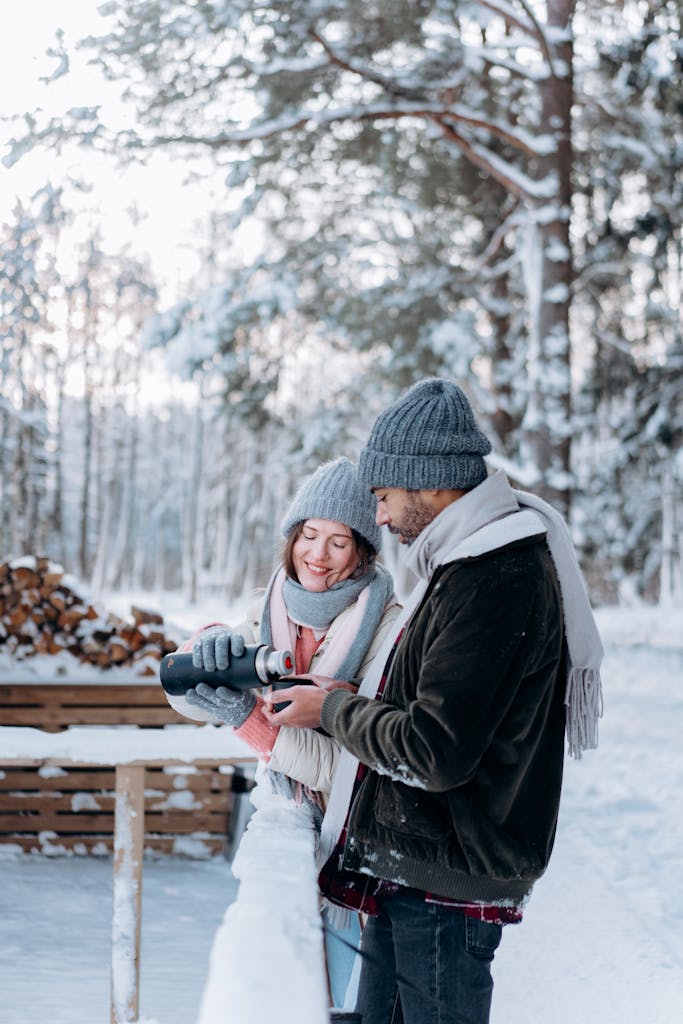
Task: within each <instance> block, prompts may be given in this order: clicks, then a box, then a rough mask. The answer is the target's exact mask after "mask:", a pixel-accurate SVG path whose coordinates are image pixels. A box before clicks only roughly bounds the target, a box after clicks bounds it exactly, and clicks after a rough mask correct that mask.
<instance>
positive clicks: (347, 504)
mask: <svg viewBox="0 0 683 1024" xmlns="http://www.w3.org/2000/svg"><path fill="white" fill-rule="evenodd" d="M375 507H376V501H375V498H374V497H373V496H372V495H369V494H368V491H367V488H366V487H363V485H362V484H361V483H360V481H359V479H358V474H357V472H356V468H355V466H354V465H353V463H352V462H349V460H348V459H345V458H340V459H335V460H334V462H326V463H324V464H323V465H322V466H319V467H318V469H317V470H316V471H315V473H314V474H313V476H312V477H310V478H309V479H308V480H307V481H306V482H305V483H304V484H303V485H302V486H301V487H300V488H299V490H298V491H297V493H296V494H295V496H294V499H293V500H292V503H291V505H290V506H289V508H288V509H287V512H286V513H285V516H284V519H283V520H282V524H281V530H282V536H283V537H288V536H289V534H290V532H291V530H292V529H293V528H294V527H295V526H296V525H297V523H301V522H303V521H304V520H305V519H329V520H331V521H332V522H336V523H343V524H344V525H345V526H349V527H351V529H352V530H355V531H356V532H357V533H359V534H360V535H361V537H364V538H365V540H366V541H367V542H368V544H369V545H370V546H371V547H372V548H373V549H374V550H375V551H380V549H381V547H382V534H381V531H380V528H379V526H378V525H377V524H376V522H375Z"/></svg>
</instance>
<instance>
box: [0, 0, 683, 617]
mask: <svg viewBox="0 0 683 1024" xmlns="http://www.w3.org/2000/svg"><path fill="white" fill-rule="evenodd" d="M23 7H24V8H25V9H26V12H28V15H29V16H30V15H31V13H34V14H42V15H45V16H46V18H47V11H48V8H50V7H51V8H55V7H56V8H62V13H61V15H59V14H58V13H55V12H54V11H53V12H51V14H50V18H51V19H52V22H53V23H54V25H55V27H56V28H57V29H58V31H57V33H56V34H55V35H54V38H53V39H52V41H51V43H50V44H49V46H50V52H49V54H47V55H44V54H43V52H42V50H41V49H40V48H39V47H38V39H39V35H40V33H39V31H38V27H39V23H40V24H42V21H41V19H36V23H35V38H36V49H35V53H34V56H35V58H36V60H35V67H36V72H35V77H36V82H38V78H39V77H40V79H41V81H40V89H41V90H42V92H41V93H40V101H39V102H35V103H33V105H31V106H29V105H26V106H25V107H23V108H22V107H21V105H19V106H17V102H16V99H17V97H16V95H15V91H14V90H12V88H11V86H12V83H11V82H10V83H9V85H10V91H9V92H8V91H7V90H4V92H3V106H2V111H3V113H4V115H5V116H4V119H3V137H5V138H6V139H7V140H8V141H7V145H6V147H5V150H4V164H5V167H4V170H0V192H2V194H3V199H4V202H3V207H2V214H3V223H2V226H1V228H0V260H1V280H0V324H1V346H2V347H1V350H0V498H1V505H0V554H2V555H3V556H6V557H17V556H21V555H24V554H45V555H48V556H49V557H50V558H52V559H53V560H55V561H58V562H60V563H61V564H62V565H64V566H65V568H66V569H67V570H68V571H69V572H72V573H74V574H77V575H78V576H80V577H81V578H83V579H84V580H87V581H90V583H91V585H92V586H93V588H94V589H95V591H96V592H103V593H104V592H112V591H116V590H122V591H136V592H139V591H142V590H148V591H158V592H161V591H169V590H174V589H175V590H182V591H183V592H184V594H185V595H186V596H187V597H188V598H190V599H191V600H198V599H199V598H200V596H201V597H206V596H207V595H213V596H215V597H216V598H217V599H218V600H224V601H226V602H229V601H231V600H232V599H234V598H236V597H239V596H240V595H242V594H243V593H246V592H247V591H249V590H251V589H253V588H255V587H257V586H259V585H261V586H262V585H264V584H265V582H266V580H267V578H268V575H269V572H270V569H271V566H272V563H273V558H274V556H275V553H276V551H277V547H278V541H279V534H278V523H279V520H280V517H281V515H282V513H283V511H284V509H285V507H286V504H287V501H288V499H289V497H290V496H291V494H292V492H293V490H294V488H295V487H296V485H297V483H298V482H299V481H300V480H301V479H302V477H303V476H305V475H307V474H308V473H309V472H311V471H312V469H314V468H315V466H316V465H317V464H318V463H319V462H321V461H323V460H325V459H328V458H332V457H335V456H337V455H340V454H345V455H347V456H349V457H351V458H355V457H356V456H357V454H358V451H359V449H360V447H361V446H362V444H363V442H364V439H365V437H366V436H367V433H368V430H369V428H370V426H371V425H372V422H373V421H374V418H375V416H376V414H377V413H378V412H379V411H380V410H381V409H382V408H383V407H384V406H385V405H386V404H387V403H388V402H389V401H391V400H392V399H393V398H394V397H395V396H396V395H397V394H398V393H400V392H401V391H402V390H404V389H405V388H406V387H407V386H409V385H410V384H411V383H413V382H414V381H416V380H418V379H420V378H422V377H425V376H431V375H443V376H448V377H451V378H453V379H456V380H457V381H458V382H459V383H460V384H461V385H462V386H463V387H464V389H465V390H466V391H467V393H468V394H469V396H470V398H471V400H472V402H473V405H474V407H475V409H476V412H477V415H478V417H479V419H480V420H481V423H482V426H483V428H484V430H485V431H486V432H487V433H488V435H489V436H490V437H491V439H492V441H493V445H494V453H493V455H492V456H491V458H490V463H491V465H492V466H494V467H500V468H502V469H504V470H505V471H506V472H507V473H508V475H509V476H510V478H511V479H512V481H513V482H514V483H515V484H516V485H518V486H520V487H522V488H527V489H530V490H534V491H536V492H537V493H540V494H542V495H544V496H545V497H547V498H549V499H550V500H551V501H553V502H554V503H555V504H556V505H557V506H558V507H559V508H560V509H562V510H563V511H564V512H565V513H566V514H567V515H568V517H569V520H570V524H571V528H572V532H573V535H574V538H575V541H576V543H577V546H578V549H579V552H580V557H581V561H582V564H583V567H584V571H585V572H586V575H587V578H588V581H589V586H590V589H591V593H592V596H593V599H594V601H596V602H599V603H626V604H633V603H637V602H639V601H650V602H654V601H660V602H662V603H665V604H678V603H683V578H682V576H681V546H682V544H683V513H682V511H681V499H682V497H683V455H682V445H683V389H682V388H681V381H682V377H683V374H682V370H683V338H682V332H681V289H682V281H683V276H682V271H683V267H682V256H683V250H682V246H683V238H682V233H681V219H682V218H683V174H682V170H681V168H682V166H683V130H682V129H683V74H682V71H683V42H682V41H681V40H682V35H683V33H682V32H681V27H682V26H681V20H682V14H683V3H681V2H677V0H668V2H656V0H611V2H610V0H607V2H602V0H600V2H593V0H591V2H587V0H586V2H581V0H576V2H574V0H547V2H535V0H490V2H489V0H392V2H389V0H383V2H378V0H308V2H304V0H187V2H176V0H138V2H137V3H134V4H133V3H129V2H127V0H126V2H123V0H121V2H117V0H112V2H107V3H103V4H96V3H91V4H83V3H79V4H76V5H75V8H76V9H80V13H81V14H82V12H83V9H84V8H87V13H88V17H87V18H83V19H82V21H81V22H79V20H78V19H77V18H75V17H74V16H73V12H74V7H73V6H72V5H70V4H69V5H54V4H45V3H42V4H41V3H39V2H38V0H30V2H27V3H26V4H25V5H23ZM64 8H67V12H66V13H65V12H64V10H63V9H64ZM69 9H70V11H71V14H69V13H68V10H69ZM15 13H16V12H12V14H11V15H10V13H9V11H4V10H3V12H2V16H3V20H4V21H5V22H7V21H8V20H9V19H10V18H12V19H14V17H15ZM59 17H63V18H64V19H65V23H66V22H70V24H69V27H68V28H67V29H64V28H62V25H61V22H60V21H59ZM47 20H48V21H49V20H50V19H49V18H47ZM4 38H5V45H6V46H8V45H9V46H11V32H10V31H8V32H7V33H5V34H4ZM8 40H9V44H8ZM43 49H44V47H43ZM8 52H9V51H7V53H8ZM38 58H40V60H38ZM3 65H4V68H5V73H7V67H8V64H7V61H6V60H3ZM39 65H40V72H38V70H37V69H38V66H39ZM24 70H25V69H24ZM8 96H9V97H11V101H10V100H8ZM60 104H61V105H60ZM10 108H11V109H10ZM150 182H151V186H150ZM145 189H147V191H146V192H145ZM8 197H9V198H11V201H10V202H7V201H6V200H7V199H8ZM159 206H161V208H162V211H163V212H162V213H161V216H160V217H159V214H158V212H157V215H156V217H157V219H156V221H155V220H154V210H155V209H156V210H157V211H158V209H159ZM190 213H191V216H190ZM182 220H185V221H187V224H188V228H187V231H186V234H185V237H184V238H183V240H182V241H178V240H177V239H176V237H175V236H173V237H171V236H168V237H167V236H166V234H165V228H166V227H168V226H169V225H170V224H176V223H179V222H180V221H182ZM165 222H167V223H165ZM155 225H156V226H155ZM385 558H386V560H387V562H388V563H389V566H390V568H392V569H393V570H394V571H395V572H396V573H397V576H398V584H399V589H403V584H404V583H405V582H407V581H404V580H403V578H402V575H401V570H400V568H399V567H398V565H397V563H396V550H395V548H394V547H393V546H392V545H391V544H387V545H386V550H385Z"/></svg>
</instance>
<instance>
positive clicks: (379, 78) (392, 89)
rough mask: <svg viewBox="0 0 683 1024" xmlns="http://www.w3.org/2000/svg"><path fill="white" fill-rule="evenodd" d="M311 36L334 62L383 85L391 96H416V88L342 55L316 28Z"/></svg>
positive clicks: (376, 83) (310, 33)
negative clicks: (409, 87) (404, 84)
mask: <svg viewBox="0 0 683 1024" xmlns="http://www.w3.org/2000/svg"><path fill="white" fill-rule="evenodd" d="M308 34H309V36H310V37H311V39H313V40H314V42H316V43H318V44H319V45H320V46H322V48H323V50H324V51H325V53H326V54H327V56H328V57H329V59H330V61H331V62H332V63H333V64H336V65H337V67H339V68H341V69H342V70H343V71H350V72H351V73H352V74H354V75H358V76H359V77H361V78H364V79H365V80H366V81H368V82H374V84H375V85H379V86H381V88H382V89H384V90H385V92H387V93H389V95H390V96H404V97H415V96H417V95H418V94H417V92H416V91H415V90H414V89H407V88H406V87H405V86H403V85H399V84H398V82H394V81H393V80H392V79H390V78H387V77H386V75H381V74H380V73H379V72H378V71H373V70H372V69H371V68H369V67H368V66H367V65H360V64H357V63H353V62H351V61H350V60H347V59H345V58H344V57H341V56H340V55H339V54H338V53H336V52H335V50H333V49H332V47H331V46H330V44H329V43H328V42H327V41H326V40H325V39H323V37H322V36H321V35H320V33H318V32H316V31H315V30H314V29H310V30H309V33H308Z"/></svg>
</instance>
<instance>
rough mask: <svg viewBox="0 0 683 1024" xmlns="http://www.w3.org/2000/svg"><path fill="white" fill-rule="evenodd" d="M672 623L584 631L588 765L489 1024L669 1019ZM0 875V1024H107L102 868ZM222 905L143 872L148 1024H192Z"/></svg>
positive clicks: (71, 861)
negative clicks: (597, 640) (599, 682)
mask: <svg viewBox="0 0 683 1024" xmlns="http://www.w3.org/2000/svg"><path fill="white" fill-rule="evenodd" d="M148 604H149V602H148ZM169 617H171V618H172V616H169ZM226 618H228V617H227V616H226ZM682 618H683V616H682V615H681V610H680V609H678V610H677V611H671V612H669V613H667V614H665V613H664V612H663V611H661V610H653V609H642V608H641V609H628V610H622V611H618V612H617V611H614V610H607V609H606V610H603V611H601V612H600V613H599V622H600V625H601V628H602V631H603V636H604V638H605V640H606V641H607V659H606V663H605V667H604V684H605V697H606V708H605V718H604V720H603V722H602V723H601V739H600V749H599V750H598V751H597V752H592V753H589V754H587V755H585V756H584V758H583V760H582V761H581V762H579V763H577V762H573V761H568V762H567V766H566V776H565V788H564V795H563V803H562V810H561V817H560V824H559V830H558V837H557V842H556V847H555V852H554V855H553V860H552V862H551V866H550V868H549V870H548V872H547V874H546V876H545V877H544V878H543V879H542V880H541V882H539V884H538V885H537V887H536V890H535V892H534V895H533V897H532V899H531V902H530V904H529V906H528V909H527V912H526V915H525V920H524V922H523V923H522V924H521V925H520V926H515V927H509V928H507V929H506V930H505V934H504V937H503V943H502V946H501V949H500V951H499V954H498V957H497V960H496V962H495V964H494V978H495V986H496V987H495V994H494V1006H493V1013H492V1022H493V1024H539V1022H544V1024H576V1022H577V1021H580V1022H581V1024H670V1022H672V1021H674V1020H676V1019H677V1017H678V1016H679V1014H680V997H681V993H683V928H681V925H680V921H681V919H682V917H683V885H682V883H681V878H682V876H683V852H682V851H683V796H682V793H683V743H682V742H681V737H680V723H681V722H682V721H683V630H682V629H681V619H682ZM199 621H204V620H203V619H202V618H201V617H200V618H199ZM189 625H192V623H189ZM0 857H2V859H1V860H0V873H1V875H0V878H1V884H0V1005H1V1007H2V1009H1V1010H0V1018H1V1019H2V1021H3V1022H4V1024H44V1022H45V1021H48V1020H49V1021H50V1024H107V1022H108V1019H109V1017H108V1014H109V1009H108V1007H109V984H110V979H109V970H110V956H111V951H110V943H111V917H110V915H111V888H112V865H111V860H110V859H109V858H95V857H89V858H75V857H74V858H63V857H53V858H49V857H41V856H31V855H20V854H13V853H8V852H7V851H5V852H4V854H3V853H2V847H0ZM235 893H236V882H235V880H234V879H233V877H232V874H231V872H230V868H229V866H228V865H227V864H226V863H225V862H224V861H222V860H208V861H192V860H183V859H181V858H177V857H176V858H160V859H148V860H146V863H145V869H144V884H143V925H142V932H143V934H142V956H141V961H142V974H141V977H142V982H141V1020H144V1021H145V1022H146V1024H151V1022H152V1021H158V1022H159V1024H193V1022H194V1021H195V1020H196V1017H197V1013H198V1010H199V1005H200V1000H201V994H202V990H203V987H204V982H205V979H206V976H207V972H208V961H209V952H210V949H211V945H212V941H213V937H214V934H215V932H216V930H217V928H218V926H219V924H220V922H221V919H222V916H223V911H224V910H225V908H226V906H228V905H229V904H230V903H231V902H232V901H233V899H234V897H235ZM261 966H262V971H263V973H262V977H263V978H264V981H266V980H267V979H268V969H267V965H266V964H264V965H261ZM227 1019H228V1018H227V1017H226V1022H227ZM290 1019H291V1024H294V1022H295V1021H296V1020H297V1013H296V1007H295V1006H294V1007H291V1008H289V1007H286V1006H283V1007H282V1016H281V1019H280V1022H279V1024H290ZM234 1024H239V1021H235V1022H234Z"/></svg>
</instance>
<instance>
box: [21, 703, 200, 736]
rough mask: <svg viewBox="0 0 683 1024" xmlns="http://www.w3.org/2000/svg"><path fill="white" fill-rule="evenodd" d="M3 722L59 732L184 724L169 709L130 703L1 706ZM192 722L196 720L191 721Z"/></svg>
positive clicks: (177, 715) (182, 720)
mask: <svg viewBox="0 0 683 1024" xmlns="http://www.w3.org/2000/svg"><path fill="white" fill-rule="evenodd" d="M1 714H2V724H3V725H14V726H18V725H23V726H31V727H33V728H35V729H43V730H44V731H45V732H59V731H60V730H62V729H66V728H67V727H68V726H69V725H140V726H147V727H150V726H155V727H159V726H162V725H188V724H190V723H189V721H188V719H183V718H182V717H181V716H180V715H179V714H177V712H175V711H174V710H173V708H170V707H168V708H162V707H158V708H157V707H148V706H146V705H144V704H143V705H137V704H132V705H130V706H128V707H125V708H119V707H98V706H93V707H83V706H80V705H79V706H74V707H58V706H55V707H54V708H46V707H40V708H34V707H5V708H3V709H2V712H1ZM194 724H195V725H196V722H195V723H194Z"/></svg>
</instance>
